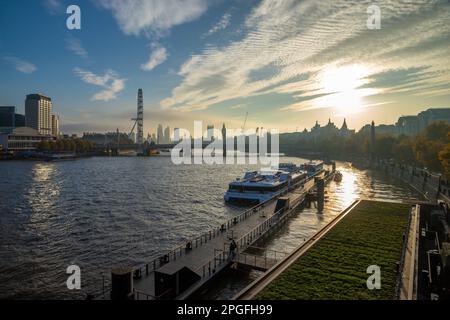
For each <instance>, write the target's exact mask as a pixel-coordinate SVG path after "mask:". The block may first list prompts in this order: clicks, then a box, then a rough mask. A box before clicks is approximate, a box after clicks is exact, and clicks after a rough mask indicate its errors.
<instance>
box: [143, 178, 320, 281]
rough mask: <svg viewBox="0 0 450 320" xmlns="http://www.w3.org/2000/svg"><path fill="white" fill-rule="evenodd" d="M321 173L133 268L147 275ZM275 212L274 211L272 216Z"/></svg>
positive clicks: (288, 187) (284, 189)
mask: <svg viewBox="0 0 450 320" xmlns="http://www.w3.org/2000/svg"><path fill="white" fill-rule="evenodd" d="M322 173H323V171H322V172H319V173H317V174H314V175H312V176H309V177H307V178H306V179H305V180H301V181H298V182H296V183H294V184H292V185H289V186H287V187H285V188H283V189H282V190H281V191H280V192H279V193H278V194H277V195H276V196H274V197H273V198H270V199H268V200H267V201H265V202H262V203H259V204H257V205H255V206H253V207H251V208H249V209H247V210H245V211H244V212H242V213H241V214H239V215H237V216H234V217H232V218H230V219H228V220H227V221H225V222H224V223H222V224H221V226H220V227H216V228H213V229H211V230H209V231H208V232H206V233H203V234H201V235H200V236H198V237H196V238H194V239H191V240H188V241H187V243H190V244H191V247H190V248H189V249H187V247H186V245H187V243H185V244H183V245H180V246H178V247H176V248H175V249H172V250H170V251H169V252H168V253H166V254H163V255H161V256H158V257H157V258H155V259H153V260H152V261H150V262H149V263H146V264H143V265H140V266H137V267H136V268H135V270H138V272H139V275H142V274H144V271H145V275H146V276H148V275H149V274H150V273H152V272H153V271H155V270H157V269H159V268H160V267H162V266H163V265H165V264H167V263H169V262H171V261H175V260H176V259H177V257H178V258H179V257H181V256H182V255H183V254H189V253H190V252H191V251H192V250H193V249H195V248H198V247H199V246H202V245H203V244H205V243H207V242H208V241H210V240H212V239H214V238H215V237H217V236H218V235H220V234H222V232H225V231H227V230H229V229H230V228H231V227H233V226H234V225H236V224H238V223H239V222H242V221H244V220H246V219H247V218H249V217H251V216H253V215H254V214H255V213H259V212H260V210H261V209H262V208H264V207H265V206H266V205H268V204H270V203H271V202H273V201H275V200H276V199H278V198H279V197H280V196H283V195H285V194H287V193H288V192H289V191H292V190H294V189H297V188H299V187H300V186H301V187H303V186H304V185H305V184H306V183H308V182H309V181H311V180H313V179H315V178H316V177H317V176H318V175H320V174H322ZM277 213H278V212H277ZM277 213H275V214H274V216H275V215H276V214H277ZM272 217H273V216H272ZM269 220H270V219H269ZM263 224H264V223H263ZM252 231H254V230H252ZM252 231H251V232H252ZM251 232H249V233H248V234H250V233H251ZM244 237H245V236H244Z"/></svg>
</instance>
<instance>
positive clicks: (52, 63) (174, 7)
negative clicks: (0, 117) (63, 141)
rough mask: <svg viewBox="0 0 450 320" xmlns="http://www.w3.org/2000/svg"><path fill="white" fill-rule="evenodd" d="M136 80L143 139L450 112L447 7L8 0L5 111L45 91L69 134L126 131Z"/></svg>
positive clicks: (3, 32)
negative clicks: (73, 11) (71, 9)
mask: <svg viewBox="0 0 450 320" xmlns="http://www.w3.org/2000/svg"><path fill="white" fill-rule="evenodd" d="M71 4H76V5H78V6H79V8H80V12H81V29H80V30H69V29H68V28H67V25H66V20H67V19H68V17H69V16H70V15H69V14H67V13H66V10H67V7H68V6H69V5H71ZM373 5H376V6H377V7H376V8H378V9H379V13H380V15H379V17H380V20H379V21H380V25H379V28H375V29H374V28H373V27H371V28H369V26H373V24H371V25H369V26H368V20H369V22H371V23H373V21H376V20H373V19H372V18H373V17H374V16H373V14H374V13H375V14H376V13H377V12H376V11H372V10H373V7H371V6H373ZM370 8H372V9H370ZM368 9H369V11H368ZM138 88H142V89H143V90H144V132H145V133H148V132H150V133H153V132H155V131H156V128H157V125H158V124H159V123H162V124H163V125H164V126H167V125H168V126H170V127H171V128H175V127H178V128H186V129H188V130H191V129H192V127H193V123H194V121H195V120H197V121H203V123H204V128H205V130H206V125H207V124H208V123H211V124H214V125H215V126H216V128H219V127H221V126H222V124H223V123H225V124H226V126H227V127H229V128H240V127H242V126H243V123H244V120H245V118H246V113H247V112H248V120H247V124H246V127H247V128H250V127H253V128H256V127H264V128H268V129H269V128H271V129H278V130H279V131H280V132H293V131H301V130H303V129H304V128H307V129H309V128H311V127H312V126H313V125H314V124H315V121H316V120H317V121H319V123H320V124H323V125H324V124H326V123H327V122H328V119H329V118H331V120H332V121H333V122H335V123H336V124H337V125H338V126H341V124H342V122H343V120H344V118H346V119H347V124H348V125H349V127H350V128H354V129H357V130H358V129H360V128H361V127H362V126H363V125H365V124H367V123H369V122H371V121H372V120H374V121H375V122H376V123H385V124H391V123H395V122H396V120H397V119H398V117H399V116H402V115H411V114H417V113H418V112H420V111H422V110H426V109H428V108H437V107H450V2H449V1H447V0H443V1H434V0H427V1H420V0H415V1H398V0H397V1H390V0H383V1H362V0H346V1H339V0H334V1H326V0H324V1H308V0H303V1H301V0H280V1H275V0H261V1H256V0H165V1H160V0H80V1H76V2H74V1H70V2H69V1H64V0H41V1H39V0H33V1H29V0H17V1H10V0H0V105H14V106H16V107H17V109H18V111H19V112H21V113H23V112H24V100H25V96H26V95H27V94H29V93H43V94H45V95H48V96H50V97H51V98H52V100H53V110H54V112H55V113H57V114H59V115H60V119H61V120H60V121H61V129H62V131H63V132H64V133H78V134H81V133H82V132H106V131H115V130H116V128H119V130H121V131H123V132H128V131H129V130H131V128H132V126H133V122H132V121H131V118H133V117H135V114H136V97H137V90H138Z"/></svg>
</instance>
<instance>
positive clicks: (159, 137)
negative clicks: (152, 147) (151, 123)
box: [156, 124, 164, 144]
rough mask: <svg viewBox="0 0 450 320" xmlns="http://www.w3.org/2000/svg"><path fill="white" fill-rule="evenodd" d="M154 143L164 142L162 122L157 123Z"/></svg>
mask: <svg viewBox="0 0 450 320" xmlns="http://www.w3.org/2000/svg"><path fill="white" fill-rule="evenodd" d="M156 143H157V144H163V143H164V133H163V126H162V124H158V131H157V138H156Z"/></svg>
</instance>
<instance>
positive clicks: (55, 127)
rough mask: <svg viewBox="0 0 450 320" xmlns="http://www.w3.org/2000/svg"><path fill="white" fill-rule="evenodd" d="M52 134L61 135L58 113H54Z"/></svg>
mask: <svg viewBox="0 0 450 320" xmlns="http://www.w3.org/2000/svg"><path fill="white" fill-rule="evenodd" d="M52 136H54V137H58V136H59V117H58V116H57V115H56V114H52Z"/></svg>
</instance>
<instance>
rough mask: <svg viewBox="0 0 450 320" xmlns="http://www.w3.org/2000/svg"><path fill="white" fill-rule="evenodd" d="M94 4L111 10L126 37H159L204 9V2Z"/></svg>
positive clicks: (107, 0) (117, 0) (108, 0)
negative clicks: (149, 34) (154, 35)
mask: <svg viewBox="0 0 450 320" xmlns="http://www.w3.org/2000/svg"><path fill="white" fill-rule="evenodd" d="M97 3H98V4H99V5H100V6H101V7H103V8H105V9H108V10H110V11H112V13H113V15H114V18H115V19H116V21H117V22H118V24H119V26H120V28H121V29H122V31H123V32H124V33H125V34H127V35H140V34H142V33H144V34H148V33H154V34H157V35H160V34H162V33H165V32H166V31H168V30H169V29H170V28H172V27H174V26H177V25H180V24H183V23H186V22H189V21H193V20H195V19H197V18H198V17H200V16H201V15H202V14H203V13H204V12H205V11H206V9H207V7H208V2H207V0H164V1H161V0H125V1H123V0H98V1H97Z"/></svg>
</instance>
